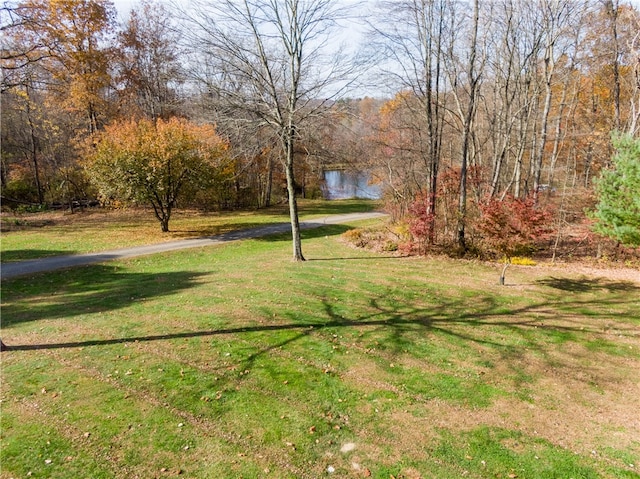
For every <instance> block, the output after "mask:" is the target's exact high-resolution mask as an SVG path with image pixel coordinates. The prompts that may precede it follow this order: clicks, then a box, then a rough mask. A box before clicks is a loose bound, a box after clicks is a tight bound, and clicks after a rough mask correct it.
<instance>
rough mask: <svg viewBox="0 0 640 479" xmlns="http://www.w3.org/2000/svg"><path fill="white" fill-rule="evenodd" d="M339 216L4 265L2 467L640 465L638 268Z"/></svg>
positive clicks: (559, 474)
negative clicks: (516, 255) (514, 257)
mask: <svg viewBox="0 0 640 479" xmlns="http://www.w3.org/2000/svg"><path fill="white" fill-rule="evenodd" d="M351 207H356V206H355V205H352V206H351ZM317 208H321V206H320V205H318V206H317ZM331 208H335V207H334V206H332V207H331ZM257 221H260V220H254V219H251V218H245V219H244V220H243V222H244V223H253V222H257ZM47 228H48V226H45V227H42V228H39V229H38V232H39V233H40V234H44V235H46V234H47ZM95 228H96V229H99V226H97V225H96V226H95ZM199 228H200V230H203V229H206V228H207V227H206V226H205V225H201V226H200V227H199ZM346 228H347V227H346V226H331V227H326V228H321V229H318V230H313V231H307V232H305V233H304V241H303V251H304V253H305V256H306V257H307V259H308V260H309V261H307V262H305V263H302V264H297V263H293V262H291V261H290V255H291V251H290V250H291V248H290V242H289V239H288V238H287V237H286V236H277V237H269V238H263V239H257V240H247V241H243V242H238V243H230V244H225V245H219V246H215V247H210V248H206V249H195V250H183V251H178V252H173V253H166V254H162V255H156V256H145V257H140V258H135V259H131V260H128V261H119V262H111V263H105V264H101V265H94V266H87V267H82V268H77V269H73V270H68V271H58V272H53V273H48V274H44V275H38V276H33V277H24V278H18V279H14V280H10V281H4V282H3V283H2V338H3V340H4V341H5V342H6V343H7V344H9V345H11V346H13V349H12V350H10V351H6V352H3V353H2V356H1V359H2V377H1V379H2V391H1V401H2V402H1V408H2V409H1V411H2V419H1V421H2V423H1V426H2V427H1V444H0V468H1V469H0V477H1V478H3V479H8V478H10V477H13V478H24V477H47V478H89V477H90V478H136V477H137V478H143V479H146V478H164V477H178V476H179V477H188V478H241V477H242V478H320V477H336V478H351V477H353V478H358V477H374V478H385V479H389V478H392V477H393V478H396V479H399V478H406V479H409V478H413V479H415V478H455V477H467V478H495V477H497V478H516V477H517V478H532V479H537V478H575V479H578V478H638V477H640V474H639V472H640V413H639V411H640V374H639V373H638V371H640V284H639V283H636V282H631V281H619V280H613V279H607V278H606V277H603V276H581V275H578V274H575V273H571V272H569V271H564V270H562V269H552V268H547V267H543V266H538V267H516V266H514V267H512V268H510V270H509V273H508V275H507V283H508V284H507V286H504V287H501V286H499V285H497V282H498V281H497V280H498V275H499V267H498V266H494V265H491V264H483V263H476V262H470V261H454V260H450V259H446V258H402V257H395V256H387V255H379V254H373V253H367V252H364V251H360V250H356V249H353V248H351V247H349V246H347V245H345V244H344V243H343V242H342V241H341V239H340V234H341V233H342V232H344V231H345V229H346ZM185 229H187V228H186V227H185ZM194 229H198V228H194ZM31 233H32V232H31V231H29V230H28V229H24V230H19V231H15V232H10V233H5V234H3V254H4V251H10V249H6V250H5V247H6V244H5V241H7V243H8V242H9V241H8V239H9V238H10V237H11V236H16V237H17V236H20V235H23V236H28V235H30V234H31ZM91 234H96V233H91ZM104 234H107V233H104ZM98 236H99V235H98ZM11 241H13V242H14V243H13V244H20V241H23V243H22V244H23V245H26V244H28V242H26V241H27V240H25V239H24V238H23V239H22V240H19V239H18V238H12V239H11ZM87 241H88V242H90V240H87ZM80 243H81V242H80ZM16 249H18V250H28V247H26V246H19V247H17V248H16ZM56 249H62V247H57V248H56ZM73 249H74V250H76V249H79V247H74V248H73ZM25 255H26V253H25Z"/></svg>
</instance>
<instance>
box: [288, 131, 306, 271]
mask: <svg viewBox="0 0 640 479" xmlns="http://www.w3.org/2000/svg"><path fill="white" fill-rule="evenodd" d="M294 134H295V132H294V129H293V128H289V129H288V131H287V138H286V139H285V150H286V155H287V157H286V159H285V172H286V176H287V193H288V195H289V216H290V218H291V236H292V240H293V241H292V243H293V261H304V260H305V259H304V256H303V255H302V240H301V238H300V221H299V219H298V202H297V201H296V187H295V186H296V182H295V176H294V173H293V151H294V150H293V142H294Z"/></svg>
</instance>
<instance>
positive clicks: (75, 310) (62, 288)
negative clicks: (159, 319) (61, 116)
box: [2, 264, 202, 328]
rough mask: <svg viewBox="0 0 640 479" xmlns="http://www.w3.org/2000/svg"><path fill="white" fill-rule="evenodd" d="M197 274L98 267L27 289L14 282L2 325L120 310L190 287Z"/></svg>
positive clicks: (57, 275)
mask: <svg viewBox="0 0 640 479" xmlns="http://www.w3.org/2000/svg"><path fill="white" fill-rule="evenodd" d="M201 275H202V273H194V272H190V271H176V272H165V273H130V272H124V271H122V270H121V268H119V267H117V266H110V265H102V264H101V265H92V266H86V267H83V268H78V269H74V270H72V271H56V272H52V273H48V274H47V276H46V277H41V279H40V280H39V282H38V284H37V285H33V284H32V283H33V281H34V280H33V278H25V279H20V278H19V279H16V280H14V281H12V282H11V284H10V286H9V285H5V288H9V287H10V288H11V295H10V299H7V293H6V290H5V294H4V296H5V298H4V304H3V307H2V326H3V328H8V327H11V326H13V325H17V324H20V323H27V322H31V321H38V320H42V319H57V318H69V317H74V316H79V315H83V314H92V313H96V312H106V311H111V310H117V309H121V308H124V307H127V306H129V305H131V304H134V303H136V302H139V301H142V300H145V299H148V298H156V297H162V296H167V295H170V294H174V293H176V292H178V291H183V290H185V289H188V288H191V287H192V286H194V285H195V284H196V281H197V279H198V277H199V276H201ZM31 291H37V293H32V292H31Z"/></svg>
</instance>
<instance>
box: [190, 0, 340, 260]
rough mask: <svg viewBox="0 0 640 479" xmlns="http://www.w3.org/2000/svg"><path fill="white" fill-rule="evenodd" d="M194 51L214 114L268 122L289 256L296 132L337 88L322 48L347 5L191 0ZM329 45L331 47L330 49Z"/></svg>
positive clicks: (336, 59)
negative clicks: (282, 176) (278, 163)
mask: <svg viewBox="0 0 640 479" xmlns="http://www.w3.org/2000/svg"><path fill="white" fill-rule="evenodd" d="M183 15H184V17H185V18H186V19H187V21H188V22H189V24H190V28H189V30H190V31H191V32H192V33H193V36H194V37H193V38H192V39H191V41H192V44H193V47H195V48H196V49H197V50H198V53H199V54H198V58H199V64H198V67H199V68H198V71H197V72H196V73H197V76H198V80H200V82H201V84H202V85H204V86H205V88H206V93H207V94H208V95H209V96H210V97H211V98H212V99H213V100H215V101H216V104H217V105H218V110H219V113H221V114H226V113H228V114H230V115H232V116H233V117H234V118H236V119H240V120H242V121H244V122H246V123H247V124H250V123H251V124H254V125H255V124H258V125H259V126H266V127H269V128H270V129H271V130H272V131H273V132H274V134H275V135H276V136H277V137H278V140H279V143H280V152H281V159H282V161H283V164H284V169H285V173H286V180H287V193H288V201H289V211H290V218H291V231H292V235H293V259H294V261H304V256H303V254H302V246H301V240H300V226H299V221H298V206H297V201H296V181H295V177H294V161H295V154H294V153H295V144H296V141H298V139H299V138H300V135H301V131H302V129H303V128H305V126H306V125H308V124H309V123H312V120H313V119H314V118H315V117H316V115H318V114H319V113H320V112H321V111H322V110H323V109H324V107H325V103H326V99H327V98H330V97H331V96H332V95H334V96H335V95H336V92H339V91H340V89H341V88H344V86H345V82H346V81H348V80H347V75H348V73H350V70H349V68H348V67H347V66H346V62H345V61H344V57H342V56H341V55H339V54H337V53H336V52H335V45H330V40H331V39H332V33H333V31H334V27H336V26H337V24H338V23H339V21H340V20H342V19H344V18H346V16H347V15H348V10H346V9H345V8H341V7H339V6H338V5H337V3H336V2H335V1H331V0H264V1H263V0H221V1H217V2H205V1H200V0H194V1H193V4H192V6H191V8H190V9H187V10H185V11H184V12H183ZM329 47H333V48H334V50H330V48H329Z"/></svg>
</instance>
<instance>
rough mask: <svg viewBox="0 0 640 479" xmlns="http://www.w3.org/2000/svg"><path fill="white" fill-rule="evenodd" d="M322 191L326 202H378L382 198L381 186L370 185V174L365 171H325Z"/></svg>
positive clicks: (376, 184)
mask: <svg viewBox="0 0 640 479" xmlns="http://www.w3.org/2000/svg"><path fill="white" fill-rule="evenodd" d="M322 191H323V194H324V197H325V199H328V200H343V199H348V198H362V199H371V200H378V199H380V198H381V197H382V187H381V185H380V184H379V183H372V182H371V173H369V172H366V171H344V170H328V171H325V172H324V185H323V188H322Z"/></svg>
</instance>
